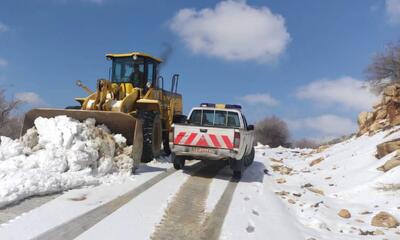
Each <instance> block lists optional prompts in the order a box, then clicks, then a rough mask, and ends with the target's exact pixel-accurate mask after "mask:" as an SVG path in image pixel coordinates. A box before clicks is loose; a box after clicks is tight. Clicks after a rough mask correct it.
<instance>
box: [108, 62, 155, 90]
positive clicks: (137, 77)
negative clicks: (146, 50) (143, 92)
mask: <svg viewBox="0 0 400 240" xmlns="http://www.w3.org/2000/svg"><path fill="white" fill-rule="evenodd" d="M112 64H113V67H112V82H115V83H132V84H133V85H134V86H135V87H144V86H143V85H145V84H146V80H147V79H146V78H147V72H146V70H147V69H146V67H145V61H144V59H143V58H141V57H138V58H137V59H136V60H133V59H132V57H124V58H114V59H113V63H112Z"/></svg>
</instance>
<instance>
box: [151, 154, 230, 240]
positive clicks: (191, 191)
mask: <svg viewBox="0 0 400 240" xmlns="http://www.w3.org/2000/svg"><path fill="white" fill-rule="evenodd" d="M224 167H226V165H225V164H224V163H223V162H217V163H213V164H210V165H207V166H206V167H204V168H201V169H200V170H199V171H197V172H195V173H194V174H193V175H192V176H190V177H189V178H188V179H187V181H186V182H185V183H184V184H183V185H182V186H181V188H180V190H179V192H178V193H177V194H176V195H175V197H174V198H173V200H172V202H170V204H169V205H168V207H167V209H166V211H165V215H164V218H163V220H162V221H161V222H160V224H159V225H158V226H157V227H156V230H155V232H154V233H153V235H152V237H151V239H153V240H161V239H162V240H168V239H171V240H172V239H182V240H183V239H185V240H198V239H207V240H213V239H218V238H219V235H220V232H221V228H222V224H223V221H224V218H225V215H226V213H227V211H228V208H229V204H230V202H231V200H232V196H233V193H234V191H235V188H236V186H237V181H236V180H234V179H232V180H231V181H230V182H229V184H228V186H227V187H226V189H225V191H224V193H223V195H222V197H221V198H220V200H219V201H218V203H217V205H216V206H215V208H214V210H213V212H211V213H210V214H206V213H205V205H206V200H207V197H208V193H209V188H210V185H211V182H212V180H213V178H214V177H215V176H216V175H217V174H218V172H219V171H221V170H222V169H223V168H224Z"/></svg>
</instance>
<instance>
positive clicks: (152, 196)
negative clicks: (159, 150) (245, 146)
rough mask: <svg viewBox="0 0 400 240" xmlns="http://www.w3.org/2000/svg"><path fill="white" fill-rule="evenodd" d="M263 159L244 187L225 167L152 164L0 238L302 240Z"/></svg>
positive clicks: (41, 210) (17, 224)
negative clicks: (176, 167) (181, 167)
mask: <svg viewBox="0 0 400 240" xmlns="http://www.w3.org/2000/svg"><path fill="white" fill-rule="evenodd" d="M264 162H265V158H264V157H262V156H261V155H260V153H257V158H256V161H255V162H254V164H253V165H252V166H250V167H249V168H248V169H247V170H246V171H245V172H244V174H243V177H242V179H241V180H240V181H239V182H238V181H234V180H233V179H232V172H231V170H230V169H229V167H227V166H224V165H218V164H217V165H212V166H205V165H203V164H202V163H197V162H192V163H191V164H192V166H189V167H188V168H187V169H186V170H185V171H175V170H173V169H172V166H171V164H170V163H160V162H153V163H150V164H148V165H144V166H142V167H141V168H140V170H139V172H138V173H137V174H136V175H134V176H133V178H132V179H131V180H126V181H124V182H117V183H112V184H108V185H106V184H103V185H100V186H97V187H86V188H81V189H76V190H71V191H68V192H66V193H64V194H62V195H61V196H59V197H57V198H55V199H53V200H51V201H49V202H47V203H45V204H43V205H41V206H40V207H37V208H35V209H33V210H31V211H29V212H26V213H24V214H22V215H21V216H19V217H17V218H16V219H14V220H12V221H10V222H8V223H6V224H2V225H0V238H1V239H18V240H20V239H81V240H83V239H85V240H88V239H110V238H111V239H132V238H133V239H265V237H266V236H271V239H278V238H277V237H278V236H280V237H285V236H286V238H282V239H304V238H302V237H301V236H302V235H301V234H299V232H298V231H297V226H296V225H295V224H293V223H292V221H291V219H290V214H289V213H288V211H287V207H286V206H285V205H284V204H283V203H282V202H281V201H280V200H279V198H278V197H277V196H276V195H275V193H274V192H272V190H271V189H270V184H271V183H272V179H271V178H270V177H269V176H268V175H266V174H265V173H264V169H265V165H264ZM271 221H273V222H274V223H277V224H281V226H279V225H270V224H269V223H270V222H271ZM33 223H34V224H33Z"/></svg>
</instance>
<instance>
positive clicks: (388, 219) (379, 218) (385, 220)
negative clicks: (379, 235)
mask: <svg viewBox="0 0 400 240" xmlns="http://www.w3.org/2000/svg"><path fill="white" fill-rule="evenodd" d="M371 225H372V226H375V227H386V228H396V227H397V226H399V222H398V221H397V219H396V218H395V217H394V216H392V215H391V214H389V213H387V212H380V213H378V214H376V215H375V216H374V217H373V218H372V220H371Z"/></svg>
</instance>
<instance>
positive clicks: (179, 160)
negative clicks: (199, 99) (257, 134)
mask: <svg viewBox="0 0 400 240" xmlns="http://www.w3.org/2000/svg"><path fill="white" fill-rule="evenodd" d="M198 116H200V120H199V117H198ZM224 116H225V117H224ZM207 118H208V120H209V121H207ZM211 119H212V121H211ZM253 128H254V127H253V126H251V125H250V126H247V123H246V120H245V118H244V116H243V114H242V113H241V112H240V110H238V109H220V108H215V107H199V108H194V109H192V111H191V114H190V115H189V118H188V121H187V122H185V123H179V124H174V125H173V129H174V130H173V136H174V137H173V146H172V155H173V159H174V166H175V168H177V169H180V168H182V167H183V166H184V162H185V160H189V159H196V160H203V161H209V160H226V161H229V164H230V166H231V168H232V169H233V171H234V173H235V174H236V175H241V172H242V171H243V169H244V168H245V167H246V166H248V165H250V164H251V162H252V161H253V159H254V148H253V140H254V131H253Z"/></svg>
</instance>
